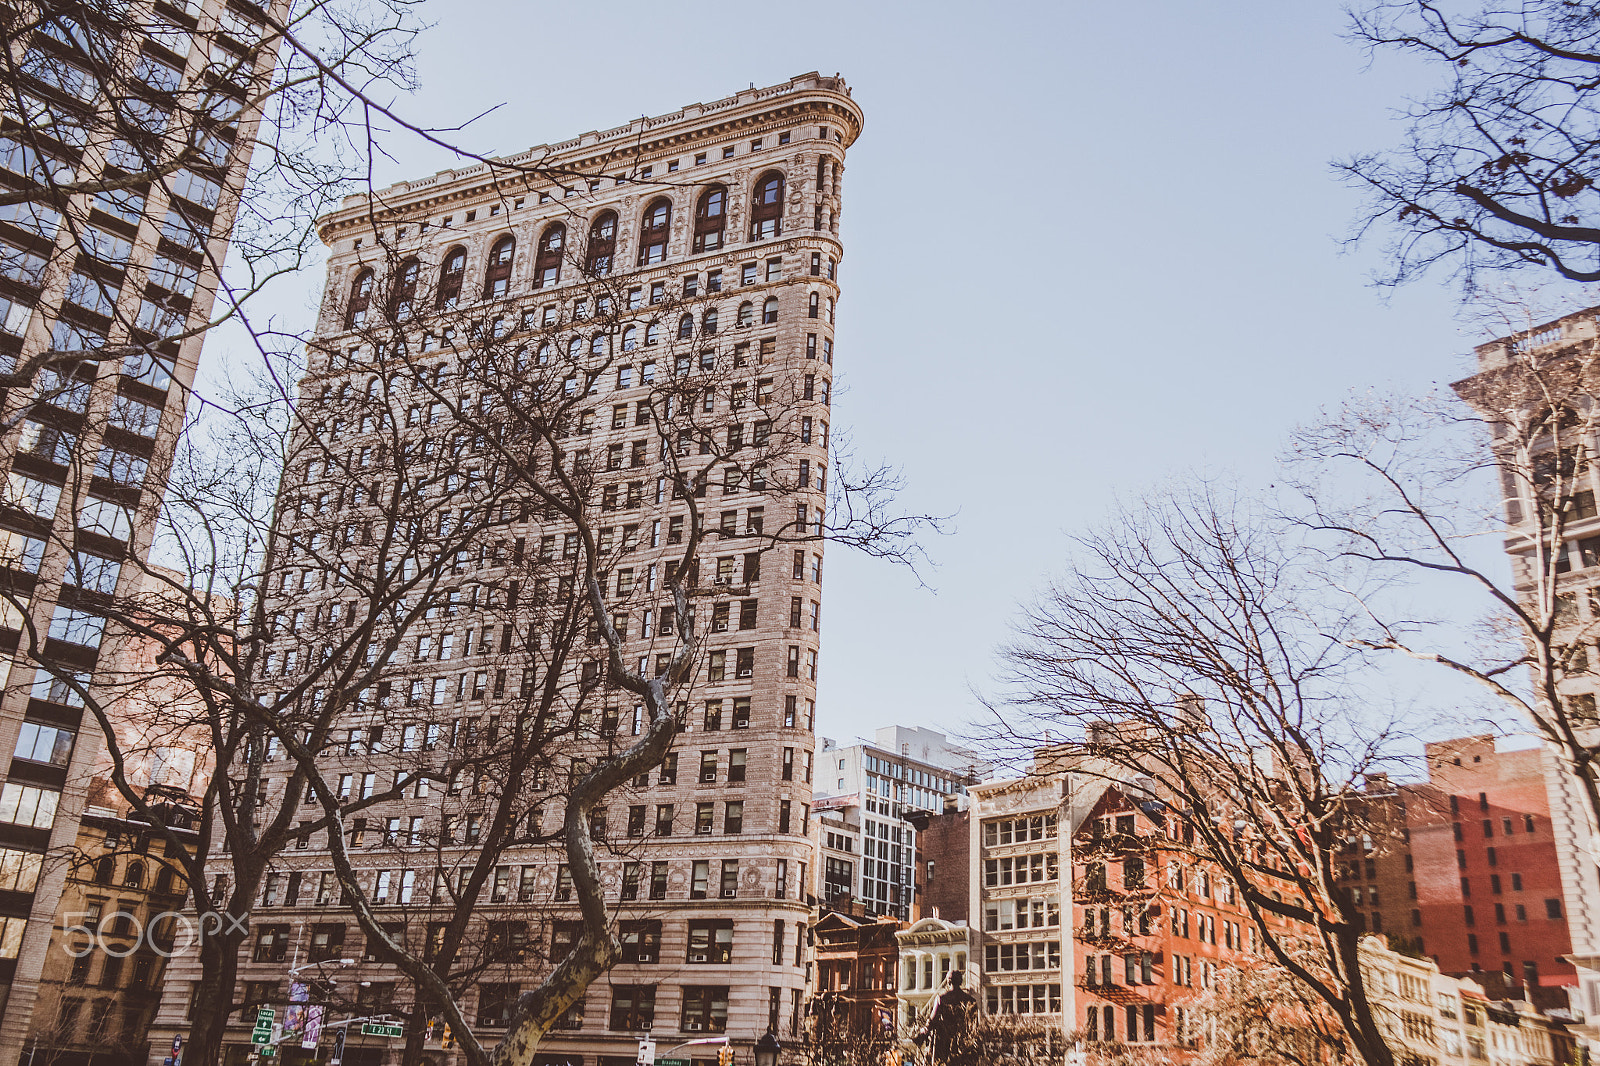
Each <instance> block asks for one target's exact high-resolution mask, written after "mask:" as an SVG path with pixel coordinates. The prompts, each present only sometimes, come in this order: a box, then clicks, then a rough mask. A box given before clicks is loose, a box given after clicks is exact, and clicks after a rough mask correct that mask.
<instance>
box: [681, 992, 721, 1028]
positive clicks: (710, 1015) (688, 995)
mask: <svg viewBox="0 0 1600 1066" xmlns="http://www.w3.org/2000/svg"><path fill="white" fill-rule="evenodd" d="M679 1028H680V1029H681V1030H682V1031H683V1032H686V1033H721V1032H726V1031H727V1028H728V986H727V985H687V986H685V987H684V989H683V1014H682V1018H681V1019H680V1022H679Z"/></svg>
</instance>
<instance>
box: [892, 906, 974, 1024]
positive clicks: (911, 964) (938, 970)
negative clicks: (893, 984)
mask: <svg viewBox="0 0 1600 1066" xmlns="http://www.w3.org/2000/svg"><path fill="white" fill-rule="evenodd" d="M895 938H896V939H897V940H899V942H900V1015H899V1018H900V1032H901V1033H914V1032H916V1031H917V1030H919V1029H920V1028H921V1027H922V1026H923V1025H924V1024H925V1023H926V1022H927V1020H928V1016H929V1014H930V1013H931V1012H932V1010H933V1003H934V1000H936V999H937V998H938V997H939V994H940V993H941V992H944V991H946V990H947V989H949V988H950V975H951V974H952V973H960V974H962V975H963V980H964V982H965V984H966V985H967V986H969V987H970V986H973V985H976V984H977V971H976V968H975V967H973V966H972V962H971V960H972V930H971V929H969V928H968V927H967V923H966V921H965V919H963V920H961V921H956V922H950V921H945V920H944V919H943V918H933V917H929V918H923V919H921V920H919V921H917V922H916V923H914V924H913V925H912V926H911V927H910V928H908V929H902V930H900V931H899V932H897V933H896V934H895Z"/></svg>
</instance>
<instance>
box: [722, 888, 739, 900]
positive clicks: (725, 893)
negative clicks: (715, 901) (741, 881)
mask: <svg viewBox="0 0 1600 1066" xmlns="http://www.w3.org/2000/svg"><path fill="white" fill-rule="evenodd" d="M738 894H739V890H738V889H737V888H725V889H723V890H722V898H723V899H733V898H734V897H736V896H738Z"/></svg>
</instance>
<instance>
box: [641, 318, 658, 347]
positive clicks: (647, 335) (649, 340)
mask: <svg viewBox="0 0 1600 1066" xmlns="http://www.w3.org/2000/svg"><path fill="white" fill-rule="evenodd" d="M660 339H661V323H659V322H652V323H650V324H649V325H648V326H646V327H644V346H645V347H646V348H649V347H651V346H653V345H654V344H655V343H656V342H657V341H659V340H660Z"/></svg>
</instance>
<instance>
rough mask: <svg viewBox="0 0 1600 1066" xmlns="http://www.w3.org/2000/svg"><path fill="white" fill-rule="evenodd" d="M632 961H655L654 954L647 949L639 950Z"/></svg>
mask: <svg viewBox="0 0 1600 1066" xmlns="http://www.w3.org/2000/svg"><path fill="white" fill-rule="evenodd" d="M633 961H634V962H655V961H656V957H655V956H654V955H652V954H650V952H648V951H641V952H639V955H638V957H637V958H635V959H634V960H633Z"/></svg>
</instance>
